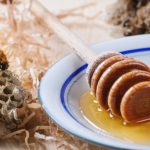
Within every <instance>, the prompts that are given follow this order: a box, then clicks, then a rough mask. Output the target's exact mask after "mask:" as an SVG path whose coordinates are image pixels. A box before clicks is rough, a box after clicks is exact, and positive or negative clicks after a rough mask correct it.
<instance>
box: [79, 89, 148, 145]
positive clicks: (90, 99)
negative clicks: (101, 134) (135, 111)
mask: <svg viewBox="0 0 150 150" xmlns="http://www.w3.org/2000/svg"><path fill="white" fill-rule="evenodd" d="M80 107H81V111H82V113H83V115H84V117H85V118H86V119H87V120H89V122H92V123H93V124H95V125H96V126H97V127H98V128H101V129H103V130H105V131H106V132H108V133H109V134H111V135H112V136H115V137H118V138H121V139H124V140H127V141H130V142H134V143H139V144H150V122H147V123H142V124H137V125H131V124H126V123H124V122H123V120H122V119H120V118H116V117H114V116H113V117H112V116H111V115H110V114H109V113H108V112H106V111H104V110H101V108H100V106H99V104H98V103H95V98H94V96H93V95H92V94H91V93H90V92H87V93H84V94H83V95H82V96H81V99H80ZM110 116H111V117H110Z"/></svg>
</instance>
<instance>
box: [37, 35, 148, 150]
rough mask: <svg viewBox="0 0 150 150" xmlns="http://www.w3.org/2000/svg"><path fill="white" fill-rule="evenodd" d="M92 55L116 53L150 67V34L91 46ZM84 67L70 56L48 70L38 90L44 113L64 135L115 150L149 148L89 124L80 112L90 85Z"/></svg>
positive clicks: (81, 61) (145, 149)
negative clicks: (64, 132)
mask: <svg viewBox="0 0 150 150" xmlns="http://www.w3.org/2000/svg"><path fill="white" fill-rule="evenodd" d="M93 49H94V51H95V53H97V54H98V53H101V52H104V51H111V50H112V51H117V52H118V51H119V52H122V53H123V54H126V55H130V56H133V57H136V58H138V59H139V60H142V61H143V62H145V63H146V64H148V65H150V35H142V36H133V37H127V38H122V39H117V40H114V41H111V42H105V43H100V44H96V45H94V46H93ZM86 68H87V64H86V63H85V62H84V61H83V60H82V59H80V57H79V56H77V55H76V54H71V55H68V56H66V57H64V58H63V59H61V60H60V61H59V62H57V63H56V64H55V65H54V66H53V67H51V68H50V69H49V70H48V71H47V73H46V74H45V76H44V77H43V79H42V81H41V83H40V87H39V99H40V101H41V103H42V105H43V107H44V110H45V111H46V112H47V114H48V116H49V117H50V118H52V119H53V120H54V121H55V122H56V123H57V124H58V125H59V126H60V127H61V128H63V129H64V130H66V131H67V132H69V133H71V134H73V135H75V136H77V137H79V138H81V139H83V140H86V141H88V142H90V143H94V144H97V145H101V146H106V147H109V148H115V149H135V150H142V149H144V150H149V149H150V143H149V144H148V145H142V144H135V143H130V142H128V141H125V140H122V139H119V138H117V137H113V136H111V135H110V134H109V133H107V134H106V133H104V132H103V131H102V130H98V129H97V128H96V127H95V126H93V125H92V124H90V123H89V122H88V121H87V120H86V119H85V118H84V117H83V115H82V113H81V111H80V105H79V103H80V101H79V99H80V96H81V95H82V94H83V93H84V92H85V91H87V90H89V86H88V84H87V81H86V77H85V70H86Z"/></svg>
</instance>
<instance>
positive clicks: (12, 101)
mask: <svg viewBox="0 0 150 150" xmlns="http://www.w3.org/2000/svg"><path fill="white" fill-rule="evenodd" d="M29 98H31V94H30V93H29V92H28V91H26V90H25V89H23V87H22V86H21V83H20V81H19V80H18V78H17V76H16V75H14V74H13V73H12V72H11V71H9V70H4V71H0V120H1V121H3V122H4V123H5V125H6V128H8V129H10V130H14V129H15V128H16V127H17V125H18V124H19V123H21V120H19V119H18V118H17V114H16V109H17V108H22V107H23V106H24V102H25V100H26V99H29Z"/></svg>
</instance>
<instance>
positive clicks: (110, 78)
mask: <svg viewBox="0 0 150 150" xmlns="http://www.w3.org/2000/svg"><path fill="white" fill-rule="evenodd" d="M31 11H32V12H33V13H34V15H35V16H36V17H37V18H38V19H40V20H44V22H45V23H46V24H47V25H48V26H49V27H50V28H51V29H52V30H53V32H54V33H56V34H57V35H58V36H59V37H60V38H61V39H62V40H63V41H64V42H65V43H67V44H68V45H69V46H70V47H71V48H73V50H74V52H76V53H77V54H78V55H79V56H80V57H81V58H82V59H83V60H85V61H86V62H87V63H88V64H89V66H88V69H87V78H88V83H89V85H90V87H91V90H92V92H93V94H94V95H95V97H96V99H97V100H98V101H99V103H100V106H101V107H102V108H103V109H105V110H108V109H110V111H111V112H112V114H113V115H115V116H119V117H122V118H123V119H124V120H125V121H126V122H128V123H139V122H145V121H150V68H149V67H148V66H147V65H146V64H144V63H143V62H140V61H138V60H135V59H133V58H131V57H128V56H124V55H122V54H120V53H116V52H105V53H103V54H100V55H99V56H96V54H94V53H93V52H92V50H91V49H90V48H89V47H87V46H86V44H84V43H83V42H82V41H81V40H80V39H79V38H78V37H76V36H75V35H74V34H73V33H72V32H71V31H70V30H69V29H68V28H66V27H65V26H64V25H63V24H62V23H61V22H60V21H59V20H58V19H57V18H56V17H55V16H54V15H53V14H51V12H50V11H49V10H47V9H46V8H45V7H44V6H42V4H41V3H40V2H38V1H32V7H31Z"/></svg>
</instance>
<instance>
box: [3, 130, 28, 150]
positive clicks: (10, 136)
mask: <svg viewBox="0 0 150 150" xmlns="http://www.w3.org/2000/svg"><path fill="white" fill-rule="evenodd" d="M23 132H25V134H26V136H25V139H24V140H25V144H26V146H27V149H28V150H30V146H29V142H28V139H29V136H30V134H29V131H27V130H25V129H21V130H18V131H15V132H12V133H9V134H7V135H5V136H4V137H3V138H2V139H9V138H12V137H13V136H15V135H17V134H22V133H23Z"/></svg>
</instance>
